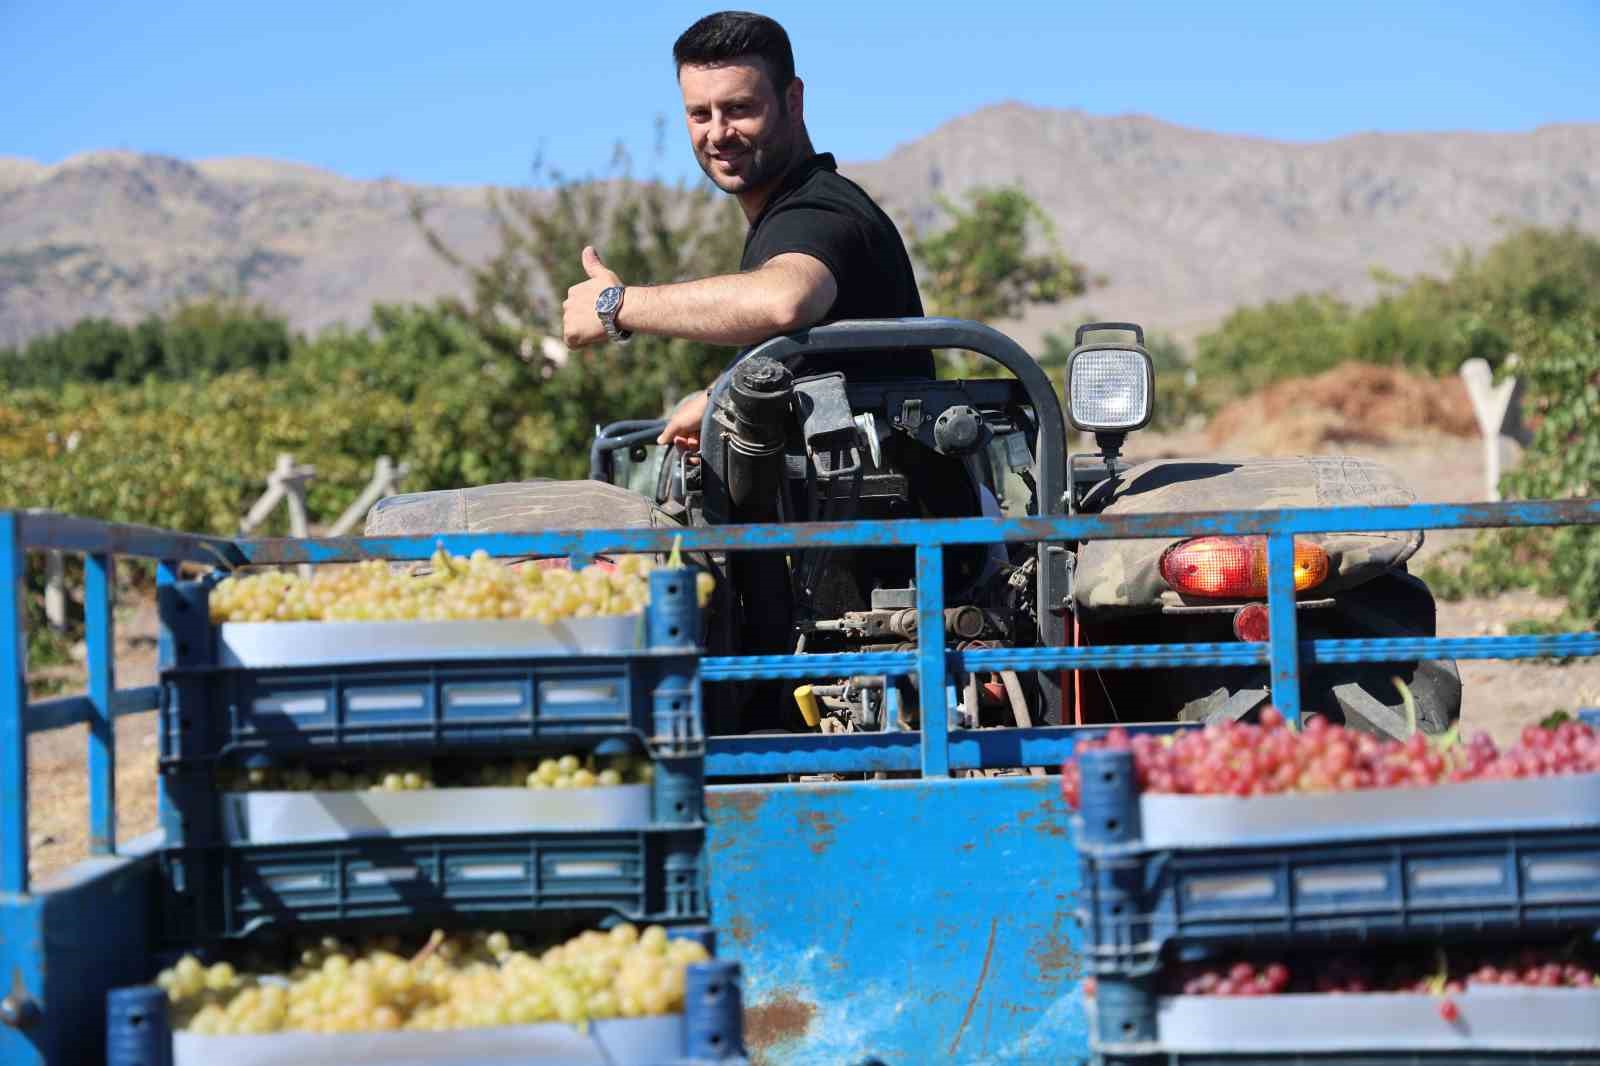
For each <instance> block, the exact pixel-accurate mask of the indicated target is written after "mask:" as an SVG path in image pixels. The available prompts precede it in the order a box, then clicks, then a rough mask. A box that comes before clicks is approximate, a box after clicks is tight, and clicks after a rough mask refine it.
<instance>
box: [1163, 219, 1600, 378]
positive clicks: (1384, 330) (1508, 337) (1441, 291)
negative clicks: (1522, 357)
mask: <svg viewBox="0 0 1600 1066" xmlns="http://www.w3.org/2000/svg"><path fill="white" fill-rule="evenodd" d="M1377 276H1378V279H1379V280H1380V281H1381V282H1383V284H1384V287H1385V291H1384V292H1383V293H1382V294H1381V295H1380V296H1379V298H1378V299H1377V300H1376V301H1375V302H1373V303H1372V304H1370V305H1368V306H1366V307H1362V308H1355V307H1352V306H1351V305H1349V304H1347V303H1345V302H1344V301H1341V300H1338V299H1336V298H1334V297H1332V296H1329V295H1326V294H1307V295H1300V296H1296V297H1294V298H1292V299H1289V300H1281V301H1273V302H1269V303H1265V304H1262V305H1260V306H1257V307H1243V308H1240V309H1238V310H1236V311H1234V312H1233V313H1232V314H1230V315H1229V316H1228V317H1227V318H1226V319H1225V320H1224V321H1223V323H1222V325H1221V326H1220V327H1219V328H1218V329H1216V330H1215V331H1213V332H1211V333H1209V334H1206V335H1205V336H1203V337H1201V338H1200V340H1199V342H1198V344H1197V345H1196V355H1195V366H1196V370H1197V371H1198V373H1199V376H1200V380H1201V383H1202V385H1203V387H1208V388H1210V387H1214V386H1215V383H1223V384H1225V387H1226V388H1227V389H1228V390H1229V391H1230V392H1233V391H1249V390H1253V389H1256V388H1259V387H1261V386H1262V385H1266V384H1270V383H1271V382H1273V381H1277V380H1280V379H1283V378H1288V377H1300V376H1306V375H1311V374H1316V373H1320V372H1321V371H1323V370H1327V369H1330V368H1332V367H1334V366H1337V365H1339V364H1340V363H1343V362H1347V361H1351V360H1356V361H1360V362H1367V363H1376V364H1382V365H1391V366H1404V367H1408V368H1410V369H1413V370H1422V371H1426V372H1429V373H1433V374H1453V373H1455V372H1456V370H1457V368H1459V367H1460V365H1461V363H1462V362H1463V361H1464V360H1466V359H1469V358H1472V357H1478V358H1482V359H1485V360H1487V361H1488V362H1489V363H1490V364H1491V365H1493V366H1498V365H1500V363H1501V362H1502V361H1503V360H1504V358H1505V356H1506V354H1507V353H1508V352H1510V351H1512V350H1513V348H1514V344H1513V337H1512V328H1513V325H1512V323H1513V316H1515V315H1518V314H1522V315H1527V316H1529V317H1530V318H1531V319H1532V320H1535V321H1541V322H1549V323H1554V322H1559V321H1562V320H1564V319H1565V318H1567V317H1569V316H1571V315H1573V314H1575V313H1577V312H1579V311H1580V310H1581V309H1582V308H1584V307H1585V306H1588V305H1589V304H1591V303H1592V302H1594V300H1595V293H1597V292H1600V240H1596V239H1595V238H1594V237H1591V236H1589V235H1587V234H1584V233H1581V232H1579V231H1578V230H1576V229H1572V228H1567V229H1560V230H1552V229H1541V228H1537V227H1532V228H1528V229H1523V230H1519V231H1517V232H1515V233H1512V234H1510V235H1508V236H1507V237H1505V238H1504V239H1502V240H1501V241H1500V242H1499V243H1497V244H1495V245H1493V246H1492V247H1490V248H1489V249H1488V250H1487V251H1485V252H1483V253H1482V254H1473V253H1471V252H1467V251H1463V252H1460V253H1458V254H1456V255H1455V256H1454V257H1452V259H1451V260H1450V263H1449V269H1448V273H1447V274H1446V275H1445V276H1443V277H1434V276H1428V275H1422V276H1418V277H1415V278H1411V279H1409V280H1407V279H1402V278H1398V277H1396V276H1394V275H1392V274H1388V273H1386V272H1381V271H1380V272H1378V274H1377Z"/></svg>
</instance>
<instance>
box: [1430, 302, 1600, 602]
mask: <svg viewBox="0 0 1600 1066" xmlns="http://www.w3.org/2000/svg"><path fill="white" fill-rule="evenodd" d="M1505 321H1506V322H1507V329H1508V338H1509V342H1510V343H1511V344H1512V345H1514V347H1515V350H1516V354H1517V360H1516V363H1515V366H1514V367H1512V368H1510V369H1511V370H1512V372H1514V373H1515V374H1516V375H1517V377H1518V378H1519V379H1520V380H1521V382H1522V384H1523V404H1524V407H1525V417H1526V418H1527V420H1528V421H1529V422H1530V423H1531V424H1533V426H1534V427H1535V429H1534V434H1533V440H1532V442H1531V443H1530V444H1529V446H1528V447H1527V448H1526V449H1524V451H1523V455H1522V460H1521V462H1520V463H1519V464H1518V465H1517V466H1516V468H1515V469H1513V470H1512V471H1511V472H1510V473H1508V474H1507V475H1506V476H1505V477H1504V478H1503V479H1502V481H1501V488H1502V490H1503V491H1504V493H1505V494H1506V495H1507V496H1508V497H1512V498H1522V499H1567V498H1572V497H1593V496H1596V495H1600V432H1597V431H1596V427H1597V426H1600V295H1597V296H1596V297H1595V298H1594V303H1593V304H1592V305H1591V306H1589V307H1587V308H1584V309H1582V310H1581V311H1578V312H1577V313H1574V314H1569V315H1567V316H1566V317H1564V318H1561V319H1558V320H1556V321H1550V320H1549V319H1548V318H1546V317H1541V316H1539V315H1536V314H1534V313H1532V312H1530V311H1529V310H1527V309H1526V308H1525V307H1519V308H1514V309H1512V310H1511V311H1509V312H1508V313H1507V316H1506V320H1505ZM1424 576H1425V577H1426V578H1427V580H1428V582H1429V583H1430V585H1433V586H1434V587H1435V589H1436V591H1438V592H1439V593H1440V594H1442V595H1446V596H1451V597H1453V596H1458V595H1464V594H1478V595H1492V594H1494V593H1497V592H1500V591H1503V590H1506V589H1510V588H1517V587H1525V588H1534V589H1537V590H1538V591H1540V592H1542V593H1543V594H1545V595H1547V596H1556V597H1561V598H1564V599H1565V600H1566V601H1567V609H1566V613H1565V617H1564V618H1563V619H1562V621H1561V623H1560V626H1561V627H1562V628H1580V629H1593V628H1596V627H1597V626H1600V529H1597V528H1596V527H1595V526H1562V527H1558V528H1556V529H1552V530H1496V531H1489V532H1486V533H1485V534H1483V535H1481V536H1480V537H1478V539H1477V540H1476V541H1475V542H1474V543H1473V545H1472V548H1471V553H1470V556H1469V557H1468V558H1467V560H1466V561H1465V562H1463V563H1461V564H1460V565H1458V566H1455V567H1451V566H1448V565H1436V566H1433V567H1431V568H1429V570H1428V571H1427V572H1426V573H1425V575H1424Z"/></svg>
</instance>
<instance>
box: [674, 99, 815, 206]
mask: <svg viewBox="0 0 1600 1066" xmlns="http://www.w3.org/2000/svg"><path fill="white" fill-rule="evenodd" d="M795 151H796V148H795V136H794V123H793V122H792V121H791V120H790V119H789V117H788V116H785V117H784V119H783V125H782V126H780V127H779V128H777V129H774V130H772V131H771V133H769V134H768V135H767V137H766V138H765V139H764V140H762V141H761V143H759V144H752V145H751V146H750V161H749V163H748V164H747V169H746V170H745V172H744V173H742V174H719V173H717V170H716V160H714V159H712V158H711V157H710V156H708V155H706V154H705V153H704V152H702V151H701V150H700V149H699V148H696V150H695V154H694V156H695V161H696V162H698V163H699V164H700V169H701V170H702V171H703V172H704V173H705V176H706V177H707V178H710V179H711V184H713V185H715V186H716V187H717V188H719V189H721V190H722V191H723V192H725V193H730V194H733V195H738V194H740V193H748V192H754V191H756V190H758V189H761V188H763V187H765V186H767V185H770V184H771V183H773V182H775V181H777V180H778V179H779V178H781V177H783V175H784V172H785V171H787V170H788V169H789V165H790V164H791V163H793V162H794V156H795Z"/></svg>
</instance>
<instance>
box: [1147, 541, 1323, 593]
mask: <svg viewBox="0 0 1600 1066" xmlns="http://www.w3.org/2000/svg"><path fill="white" fill-rule="evenodd" d="M1161 578H1162V580H1164V581H1165V582H1166V583H1167V584H1168V585H1170V586H1171V587H1172V588H1174V589H1175V590H1177V591H1178V592H1181V593H1183V594H1184V595H1186V596H1199V597H1203V598H1206V599H1260V598H1262V597H1265V596H1266V594H1267V538H1266V537H1197V538H1195V539H1193V540H1180V541H1179V542H1178V543H1176V544H1174V545H1173V546H1172V547H1170V548H1168V549H1167V550H1166V551H1164V552H1162V553H1161ZM1327 579H1328V553H1327V552H1325V551H1323V550H1322V549H1321V548H1320V547H1318V546H1317V545H1316V544H1313V543H1311V542H1310V541H1308V540H1301V539H1300V538H1298V537H1297V538H1295V542H1294V590H1295V591H1296V592H1304V591H1305V590H1306V589H1311V588H1316V587H1317V586H1318V585H1320V584H1322V583H1323V582H1324V581H1326V580H1327Z"/></svg>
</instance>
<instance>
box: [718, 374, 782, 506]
mask: <svg viewBox="0 0 1600 1066" xmlns="http://www.w3.org/2000/svg"><path fill="white" fill-rule="evenodd" d="M793 402H794V375H793V374H791V373H790V372H789V368H788V367H786V366H784V365H783V364H782V363H780V362H778V361H777V360H775V359H766V358H763V357H760V356H757V357H756V358H753V359H746V360H745V361H744V362H742V363H740V364H739V365H738V366H736V367H735V368H734V370H733V376H732V379H731V381H730V383H729V388H728V390H727V392H726V393H725V394H724V395H723V402H722V403H721V404H719V405H718V407H717V412H716V420H717V422H718V424H719V425H720V426H722V428H723V429H724V431H725V432H724V434H723V439H722V445H723V449H724V450H723V455H722V459H723V461H722V464H721V472H722V474H723V476H724V478H725V483H726V491H727V496H728V507H729V510H730V515H729V517H730V518H732V519H733V520H734V521H739V522H765V521H771V520H773V519H775V518H777V517H778V514H777V508H778V492H779V486H780V485H781V484H782V480H783V445H784V440H785V439H786V438H787V436H788V421H789V411H790V408H791V406H792V404H793ZM702 443H704V442H702Z"/></svg>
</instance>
